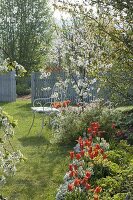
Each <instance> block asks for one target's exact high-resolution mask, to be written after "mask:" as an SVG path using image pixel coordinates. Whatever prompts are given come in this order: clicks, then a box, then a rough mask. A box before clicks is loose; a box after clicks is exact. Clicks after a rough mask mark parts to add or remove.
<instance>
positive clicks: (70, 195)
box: [65, 190, 90, 200]
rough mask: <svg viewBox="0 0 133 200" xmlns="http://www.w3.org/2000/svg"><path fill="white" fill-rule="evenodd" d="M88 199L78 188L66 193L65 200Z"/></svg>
mask: <svg viewBox="0 0 133 200" xmlns="http://www.w3.org/2000/svg"><path fill="white" fill-rule="evenodd" d="M75 199H76V200H90V198H89V197H88V194H87V193H86V192H80V191H79V190H77V191H74V192H71V193H67V195H66V198H65V200H75Z"/></svg>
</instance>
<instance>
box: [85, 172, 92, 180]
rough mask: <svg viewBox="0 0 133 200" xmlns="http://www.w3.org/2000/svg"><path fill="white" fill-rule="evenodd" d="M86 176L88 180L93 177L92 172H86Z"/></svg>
mask: <svg viewBox="0 0 133 200" xmlns="http://www.w3.org/2000/svg"><path fill="white" fill-rule="evenodd" d="M85 175H86V176H87V177H88V179H89V178H90V177H91V172H89V171H86V173H85Z"/></svg>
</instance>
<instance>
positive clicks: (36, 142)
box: [19, 136, 50, 146]
mask: <svg viewBox="0 0 133 200" xmlns="http://www.w3.org/2000/svg"><path fill="white" fill-rule="evenodd" d="M19 141H20V142H21V143H22V145H23V146H40V145H50V142H49V141H48V140H47V139H46V138H45V137H43V136H30V137H22V138H19Z"/></svg>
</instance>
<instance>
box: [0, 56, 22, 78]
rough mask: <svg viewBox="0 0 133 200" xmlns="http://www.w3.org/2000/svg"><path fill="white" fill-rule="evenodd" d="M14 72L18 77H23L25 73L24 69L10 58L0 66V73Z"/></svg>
mask: <svg viewBox="0 0 133 200" xmlns="http://www.w3.org/2000/svg"><path fill="white" fill-rule="evenodd" d="M13 70H15V71H16V73H17V75H18V76H23V75H24V73H26V70H25V68H24V67H23V66H22V65H20V64H18V63H17V62H16V61H12V60H11V59H10V58H7V59H5V60H4V62H3V64H2V65H1V66H0V73H6V72H10V71H13Z"/></svg>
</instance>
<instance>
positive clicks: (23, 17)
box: [0, 0, 51, 73]
mask: <svg viewBox="0 0 133 200" xmlns="http://www.w3.org/2000/svg"><path fill="white" fill-rule="evenodd" d="M0 20H1V21H0V35H1V38H0V43H1V44H0V45H1V47H2V48H3V49H4V50H5V51H6V52H7V53H8V55H9V56H10V58H11V59H12V60H16V61H17V62H18V63H20V64H21V65H23V66H24V67H25V68H26V70H27V72H29V73H30V72H31V71H32V70H37V69H38V68H39V65H40V63H41V58H42V55H43V56H45V55H46V54H47V47H48V45H49V43H50V38H51V32H50V31H51V20H50V12H49V9H48V3H47V0H16V1H14V0H10V1H8V0H1V1H0ZM42 46H44V47H45V48H43V50H42ZM5 58H7V55H5V53H4V52H3V59H5Z"/></svg>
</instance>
